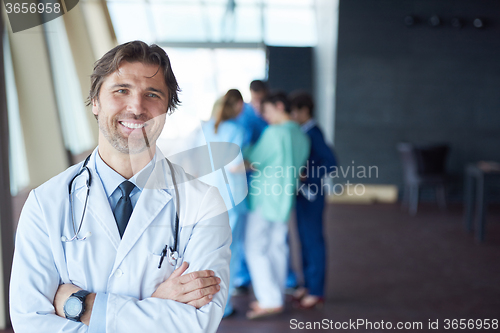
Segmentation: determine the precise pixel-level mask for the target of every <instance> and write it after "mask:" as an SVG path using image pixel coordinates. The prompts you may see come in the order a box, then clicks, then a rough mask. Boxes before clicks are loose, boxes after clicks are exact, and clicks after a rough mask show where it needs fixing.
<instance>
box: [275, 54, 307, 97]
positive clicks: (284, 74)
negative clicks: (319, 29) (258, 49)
mask: <svg viewBox="0 0 500 333" xmlns="http://www.w3.org/2000/svg"><path fill="white" fill-rule="evenodd" d="M312 52H313V50H312V48H311V47H278V46H268V47H267V62H268V84H269V88H270V89H271V90H283V91H285V92H287V93H290V92H292V91H294V90H305V91H307V92H309V93H311V94H312V93H313V88H312V87H313V79H312V73H313V70H312V61H313V60H312V59H313V53H312Z"/></svg>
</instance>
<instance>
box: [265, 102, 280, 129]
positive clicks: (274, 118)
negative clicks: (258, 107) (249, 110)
mask: <svg viewBox="0 0 500 333" xmlns="http://www.w3.org/2000/svg"><path fill="white" fill-rule="evenodd" d="M262 111H263V113H262V117H264V119H265V120H266V121H267V122H268V123H269V124H276V123H277V122H278V117H279V116H280V114H281V113H282V112H284V111H282V110H280V108H279V103H277V104H273V103H264V104H263V105H262Z"/></svg>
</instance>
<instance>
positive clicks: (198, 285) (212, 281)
mask: <svg viewBox="0 0 500 333" xmlns="http://www.w3.org/2000/svg"><path fill="white" fill-rule="evenodd" d="M219 283H220V279H219V278H218V277H217V276H212V277H206V278H198V279H196V280H193V281H190V282H188V283H185V284H183V285H182V291H183V293H184V294H188V293H190V292H192V291H195V290H198V289H203V288H207V287H210V286H216V285H218V284H219Z"/></svg>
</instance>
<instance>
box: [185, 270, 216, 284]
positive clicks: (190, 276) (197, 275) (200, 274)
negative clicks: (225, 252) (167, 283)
mask: <svg viewBox="0 0 500 333" xmlns="http://www.w3.org/2000/svg"><path fill="white" fill-rule="evenodd" d="M214 275H215V273H214V271H211V270H205V271H196V272H191V273H189V274H186V275H183V276H181V277H180V279H179V282H180V283H189V282H191V281H193V280H196V279H198V278H207V277H211V276H214Z"/></svg>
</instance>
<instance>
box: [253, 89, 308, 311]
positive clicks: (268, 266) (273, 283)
mask: <svg viewBox="0 0 500 333" xmlns="http://www.w3.org/2000/svg"><path fill="white" fill-rule="evenodd" d="M262 106H263V117H264V119H265V120H266V121H267V122H268V123H269V126H268V127H267V128H266V129H265V130H264V132H263V133H262V135H261V137H260V138H259V140H258V141H257V143H256V144H255V145H253V146H251V147H249V148H248V149H247V150H245V152H244V157H245V159H246V160H247V161H248V162H249V163H250V168H251V169H252V170H254V172H253V173H252V176H251V179H250V187H249V195H248V203H249V213H248V216H247V226H246V230H245V242H244V244H245V254H246V259H247V263H248V267H249V270H250V276H251V279H252V286H253V290H254V293H255V297H256V299H257V301H256V302H254V303H252V304H251V305H250V308H251V310H250V311H249V312H248V313H247V318H249V319H255V318H260V317H263V316H268V315H272V314H277V313H280V312H282V311H283V309H284V306H283V303H284V291H285V279H286V273H287V258H288V244H287V235H288V219H289V217H290V212H291V210H292V208H293V206H294V204H295V199H296V189H297V184H298V182H299V180H298V179H299V172H300V168H301V167H303V166H304V165H305V163H306V161H307V158H308V157H309V152H310V140H309V138H308V136H307V135H305V134H304V133H303V132H302V131H301V129H300V126H299V125H298V124H297V123H295V122H293V121H291V120H290V115H289V113H290V109H289V102H288V99H287V97H286V95H285V94H284V93H274V94H270V95H268V96H267V97H266V98H264V100H263V102H262Z"/></svg>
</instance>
